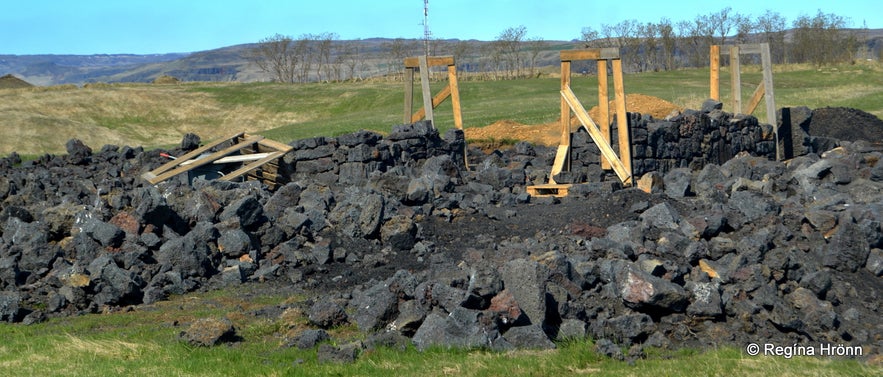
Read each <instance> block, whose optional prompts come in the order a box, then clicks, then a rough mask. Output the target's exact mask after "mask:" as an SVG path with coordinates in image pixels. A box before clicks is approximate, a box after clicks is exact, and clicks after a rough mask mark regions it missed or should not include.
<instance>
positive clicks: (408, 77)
mask: <svg viewBox="0 0 883 377" xmlns="http://www.w3.org/2000/svg"><path fill="white" fill-rule="evenodd" d="M413 111H414V68H411V67H405V115H404V117H403V118H402V124H409V123H411V113H412V112H413Z"/></svg>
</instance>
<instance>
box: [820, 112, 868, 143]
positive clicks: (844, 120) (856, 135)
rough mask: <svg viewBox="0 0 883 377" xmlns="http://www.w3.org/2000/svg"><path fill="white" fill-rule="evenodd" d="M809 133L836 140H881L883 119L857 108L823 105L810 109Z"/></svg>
mask: <svg viewBox="0 0 883 377" xmlns="http://www.w3.org/2000/svg"><path fill="white" fill-rule="evenodd" d="M809 128H810V129H809V134H810V135H813V136H824V137H830V138H834V139H838V140H846V141H856V140H867V141H870V142H872V143H880V142H883V120H881V119H880V118H878V117H876V116H875V115H874V114H870V113H867V112H864V111H862V110H858V109H852V108H847V107H823V108H820V109H815V110H813V111H812V121H811V122H810V127H809Z"/></svg>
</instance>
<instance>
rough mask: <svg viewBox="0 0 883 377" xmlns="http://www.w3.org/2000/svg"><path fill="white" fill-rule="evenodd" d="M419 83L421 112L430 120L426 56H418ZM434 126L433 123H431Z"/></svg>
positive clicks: (430, 101) (430, 94) (430, 108)
mask: <svg viewBox="0 0 883 377" xmlns="http://www.w3.org/2000/svg"><path fill="white" fill-rule="evenodd" d="M419 59H420V84H421V85H422V87H423V112H424V114H425V117H426V120H428V121H429V122H432V89H430V88H429V64H428V63H427V62H426V56H420V57H419ZM432 127H433V128H435V124H433V125H432Z"/></svg>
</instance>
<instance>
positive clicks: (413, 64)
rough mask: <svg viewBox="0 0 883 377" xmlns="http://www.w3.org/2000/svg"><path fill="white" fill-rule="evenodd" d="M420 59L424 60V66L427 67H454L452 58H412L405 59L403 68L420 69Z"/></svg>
mask: <svg viewBox="0 0 883 377" xmlns="http://www.w3.org/2000/svg"><path fill="white" fill-rule="evenodd" d="M420 58H424V59H426V65H427V66H429V67H438V66H441V65H454V57H453V56H429V57H426V56H412V57H407V58H405V68H420Z"/></svg>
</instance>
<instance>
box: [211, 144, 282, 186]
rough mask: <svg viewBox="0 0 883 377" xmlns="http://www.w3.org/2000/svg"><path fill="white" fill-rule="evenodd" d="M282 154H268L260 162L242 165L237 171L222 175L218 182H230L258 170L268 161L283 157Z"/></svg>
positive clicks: (280, 152)
mask: <svg viewBox="0 0 883 377" xmlns="http://www.w3.org/2000/svg"><path fill="white" fill-rule="evenodd" d="M284 154H285V152H282V151H279V152H274V153H270V154H269V155H267V156H266V157H264V158H262V159H260V160H257V161H254V162H251V163H248V164H245V165H243V166H242V167H240V168H239V169H236V170H234V171H232V172H230V173H229V174H226V175H224V176H223V177H221V178H219V179H218V180H220V181H232V180H234V179H236V178H238V177H239V176H241V175H243V174H245V173H248V172H250V171H252V170H254V169H256V168H258V167H260V166H261V165H263V164H265V163H267V162H270V161H273V160H275V159H277V158H279V157H282V155H284Z"/></svg>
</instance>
